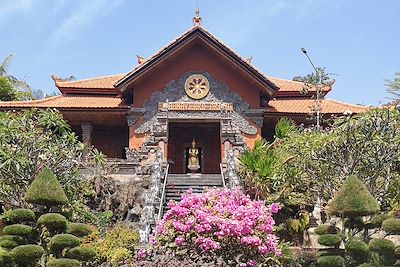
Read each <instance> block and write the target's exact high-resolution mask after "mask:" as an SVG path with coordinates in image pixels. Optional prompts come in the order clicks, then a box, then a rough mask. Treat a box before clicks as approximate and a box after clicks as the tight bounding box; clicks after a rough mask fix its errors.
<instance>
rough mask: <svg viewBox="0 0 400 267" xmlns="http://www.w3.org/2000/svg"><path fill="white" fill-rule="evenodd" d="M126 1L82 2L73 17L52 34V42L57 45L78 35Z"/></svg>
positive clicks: (83, 0)
mask: <svg viewBox="0 0 400 267" xmlns="http://www.w3.org/2000/svg"><path fill="white" fill-rule="evenodd" d="M124 2H125V0H82V1H81V2H80V3H81V4H80V5H79V6H78V7H77V9H76V10H74V11H73V12H72V15H71V16H69V17H67V18H66V19H65V20H64V21H63V23H62V24H61V25H60V27H58V28H57V29H56V30H55V31H54V32H53V33H52V34H51V37H50V39H51V41H52V42H53V43H57V42H59V41H61V40H67V39H71V38H73V36H76V35H77V32H78V31H79V29H80V28H83V27H85V26H88V25H90V24H92V23H93V22H95V21H96V20H98V19H99V18H101V17H104V16H105V15H107V14H108V13H110V12H111V11H112V10H114V9H115V8H117V7H118V6H120V5H121V4H123V3H124Z"/></svg>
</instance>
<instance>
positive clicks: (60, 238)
mask: <svg viewBox="0 0 400 267" xmlns="http://www.w3.org/2000/svg"><path fill="white" fill-rule="evenodd" d="M80 243H81V240H80V239H79V238H78V237H76V236H74V235H70V234H58V235H55V236H53V237H52V238H51V239H50V242H49V249H50V251H51V252H53V253H55V254H58V253H60V252H61V251H62V250H63V249H65V248H73V247H76V246H78V245H79V244H80Z"/></svg>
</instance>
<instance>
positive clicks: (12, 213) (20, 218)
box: [3, 209, 35, 223]
mask: <svg viewBox="0 0 400 267" xmlns="http://www.w3.org/2000/svg"><path fill="white" fill-rule="evenodd" d="M3 218H4V220H5V221H7V222H12V223H21V222H34V221H35V213H34V212H33V211H32V210H29V209H14V210H9V211H6V212H4V215H3Z"/></svg>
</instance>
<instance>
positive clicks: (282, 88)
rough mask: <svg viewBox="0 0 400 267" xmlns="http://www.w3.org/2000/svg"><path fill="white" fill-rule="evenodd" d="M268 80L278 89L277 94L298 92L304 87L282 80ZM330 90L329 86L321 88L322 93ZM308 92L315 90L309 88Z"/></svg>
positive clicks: (301, 83) (273, 78)
mask: <svg viewBox="0 0 400 267" xmlns="http://www.w3.org/2000/svg"><path fill="white" fill-rule="evenodd" d="M268 79H269V80H270V81H271V82H273V83H274V84H275V85H276V87H278V88H279V90H278V92H300V91H301V90H302V89H303V88H304V87H305V86H306V84H305V83H303V82H298V81H292V80H284V79H280V78H275V77H268ZM331 88H332V87H331V86H328V85H325V86H323V87H322V91H323V92H329V91H330V90H331ZM309 90H310V91H316V88H315V87H311V88H310V89H309Z"/></svg>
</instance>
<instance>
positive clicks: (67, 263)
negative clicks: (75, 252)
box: [46, 258, 81, 267]
mask: <svg viewBox="0 0 400 267" xmlns="http://www.w3.org/2000/svg"><path fill="white" fill-rule="evenodd" d="M80 266H81V263H80V262H79V261H78V260H74V259H65V258H61V259H53V260H50V261H49V262H48V263H47V264H46V267H80Z"/></svg>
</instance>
